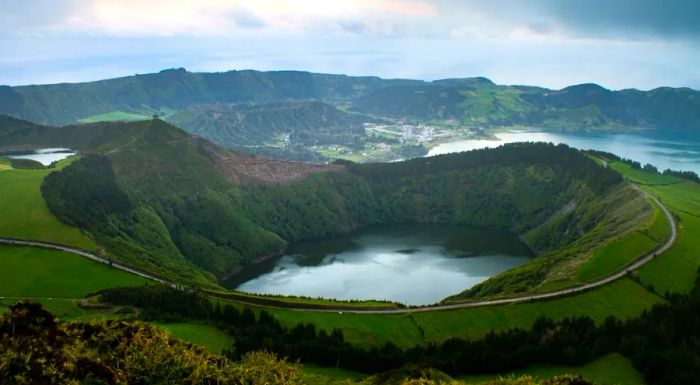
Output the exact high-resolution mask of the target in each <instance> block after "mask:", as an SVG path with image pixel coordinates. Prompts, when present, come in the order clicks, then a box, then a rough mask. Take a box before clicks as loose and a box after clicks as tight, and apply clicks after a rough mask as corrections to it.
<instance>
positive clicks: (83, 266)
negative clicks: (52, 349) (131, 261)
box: [0, 246, 146, 318]
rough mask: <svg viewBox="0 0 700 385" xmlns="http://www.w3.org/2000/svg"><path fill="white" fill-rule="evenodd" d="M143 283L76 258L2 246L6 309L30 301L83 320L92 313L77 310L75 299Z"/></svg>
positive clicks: (0, 282)
mask: <svg viewBox="0 0 700 385" xmlns="http://www.w3.org/2000/svg"><path fill="white" fill-rule="evenodd" d="M144 283H146V280H145V279H143V278H141V277H137V276H135V275H132V274H129V273H125V272H122V271H119V270H115V269H110V268H109V267H107V266H105V265H102V264H99V263H97V262H93V261H89V260H87V259H85V258H83V257H79V256H77V255H73V254H69V253H64V252H60V251H53V250H44V249H35V248H28V247H14V246H0V297H3V298H2V301H3V302H2V303H3V305H5V306H6V305H9V304H12V303H15V302H17V301H19V300H20V299H23V298H29V299H31V300H33V301H36V302H41V303H42V304H44V305H45V306H46V307H47V308H48V309H49V310H52V311H54V312H56V314H57V315H59V317H61V318H80V317H84V316H89V314H90V313H91V312H88V311H85V310H82V309H80V308H78V307H77V306H76V305H75V303H74V302H73V299H77V298H83V297H85V296H86V295H87V294H90V293H93V292H96V291H98V290H102V289H106V288H109V287H115V286H128V285H143V284H144ZM95 314H99V313H95Z"/></svg>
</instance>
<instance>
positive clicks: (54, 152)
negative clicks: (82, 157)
mask: <svg viewBox="0 0 700 385" xmlns="http://www.w3.org/2000/svg"><path fill="white" fill-rule="evenodd" d="M75 154H76V153H75V152H73V151H72V150H71V149H69V148H42V149H40V150H36V151H34V152H31V153H26V154H13V155H10V156H8V158H14V159H31V160H34V161H37V162H39V163H41V164H43V165H44V166H48V165H50V164H51V163H53V162H57V161H59V160H63V159H66V158H67V157H69V156H71V155H75Z"/></svg>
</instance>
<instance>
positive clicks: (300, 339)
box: [102, 280, 700, 384]
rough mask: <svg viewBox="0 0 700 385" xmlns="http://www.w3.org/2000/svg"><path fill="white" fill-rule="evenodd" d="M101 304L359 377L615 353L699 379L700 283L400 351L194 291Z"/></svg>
mask: <svg viewBox="0 0 700 385" xmlns="http://www.w3.org/2000/svg"><path fill="white" fill-rule="evenodd" d="M102 296H103V300H104V301H106V302H109V303H113V304H120V305H134V306H138V307H141V308H143V313H142V314H143V316H144V317H145V318H146V319H149V320H157V321H175V320H178V321H187V320H209V321H211V322H214V323H216V324H217V325H218V326H219V327H221V328H223V329H225V330H227V331H228V332H229V333H231V334H232V335H233V336H234V337H235V341H236V342H235V344H234V346H233V347H232V349H231V350H229V351H228V352H227V355H229V356H230V357H233V358H236V357H239V356H241V355H242V354H245V353H246V352H249V351H256V350H267V351H271V352H274V353H277V354H280V355H283V356H285V357H289V358H291V359H299V360H301V361H302V362H308V363H314V364H317V365H322V366H331V367H340V368H345V369H350V370H356V371H360V372H364V373H379V372H385V371H387V370H391V369H396V368H400V367H404V366H406V365H418V366H424V367H431V368H436V369H439V370H441V371H444V372H446V373H448V374H450V375H453V376H455V375H461V374H481V373H499V372H504V371H509V370H516V369H521V368H524V367H527V366H531V365H534V364H553V365H581V364H584V363H586V362H589V361H591V360H593V359H596V358H598V357H600V356H601V355H604V354H607V353H611V352H619V353H622V354H624V355H626V356H627V357H630V358H631V359H632V362H633V364H634V366H635V368H637V370H639V371H640V372H642V373H643V374H644V376H645V379H646V380H647V381H648V383H650V384H690V383H694V382H695V381H696V380H697V376H698V373H700V328H698V325H700V280H698V281H696V284H695V288H694V290H693V291H692V292H691V293H690V294H689V295H672V296H669V298H668V303H667V304H663V305H656V306H655V307H653V308H652V309H651V310H649V311H646V312H644V313H643V314H642V315H641V316H640V317H639V318H636V319H631V320H627V321H620V320H617V319H615V318H612V317H610V318H608V319H606V320H605V321H604V322H603V323H602V324H601V325H596V324H595V322H594V321H593V320H592V319H590V318H588V317H576V318H565V319H563V320H560V321H552V320H550V319H545V318H541V319H538V320H537V321H536V322H535V323H534V325H533V326H532V328H530V329H529V330H523V329H512V330H507V331H502V332H491V333H489V334H487V335H486V336H485V337H484V338H482V339H480V340H465V339H461V338H452V339H449V340H446V341H445V342H443V343H440V344H434V343H431V344H427V345H419V346H415V347H412V348H408V349H401V348H399V347H397V346H396V345H394V344H391V343H387V344H385V345H384V346H381V347H376V348H372V349H370V350H364V349H360V348H357V347H355V346H353V345H351V344H350V343H348V342H347V341H345V339H344V337H343V335H342V333H341V332H340V331H339V330H332V331H330V332H328V331H325V330H317V329H316V328H315V327H314V326H313V325H310V324H299V325H297V326H295V327H293V328H285V327H283V326H281V324H280V322H279V321H278V320H277V319H276V318H275V317H274V316H272V315H271V314H270V313H269V312H267V311H265V310H260V311H259V312H258V315H257V316H256V315H255V313H253V311H251V310H250V309H249V308H244V309H243V310H242V311H241V310H238V309H237V308H235V307H233V306H232V305H228V304H226V305H221V304H219V303H215V304H212V303H211V302H210V301H209V300H208V299H207V298H204V297H202V296H201V295H199V294H197V293H195V292H182V291H176V290H174V289H170V288H167V287H162V286H144V287H139V288H119V289H108V290H106V291H104V292H102Z"/></svg>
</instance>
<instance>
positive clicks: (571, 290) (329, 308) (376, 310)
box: [0, 185, 677, 314]
mask: <svg viewBox="0 0 700 385" xmlns="http://www.w3.org/2000/svg"><path fill="white" fill-rule="evenodd" d="M634 186H635V188H636V189H637V190H638V191H639V192H640V193H642V194H644V195H645V196H647V197H649V198H650V199H651V200H653V201H654V202H655V203H656V204H657V205H658V206H659V208H661V210H662V211H663V213H664V215H665V216H666V218H667V219H668V223H669V228H670V231H671V233H670V235H669V237H668V239H667V240H666V242H664V244H663V245H661V246H660V247H658V248H656V249H654V250H653V251H651V252H649V253H647V254H645V255H643V256H642V257H640V258H637V259H635V260H634V261H631V262H630V263H628V264H627V265H625V266H624V267H623V268H622V269H620V270H619V271H617V272H616V273H614V274H611V275H609V276H607V277H604V278H601V279H598V280H595V281H592V282H588V283H585V284H582V285H578V286H572V287H568V288H564V289H560V290H555V291H550V292H546V293H541V294H532V295H525V296H521V297H512V298H499V299H493V300H484V301H473V302H459V303H451V304H442V305H429V306H423V307H406V308H392V307H385V308H383V307H362V306H343V305H324V304H311V303H293V302H286V301H282V300H278V299H275V298H274V297H254V296H248V295H241V294H236V293H234V292H232V293H223V292H222V293H216V292H210V291H204V293H206V294H207V295H209V296H210V297H214V298H222V299H229V300H233V301H237V302H241V303H246V304H249V305H256V306H267V307H280V308H284V309H289V310H300V311H323V312H342V313H365V314H402V313H418V312H427V311H436V310H452V309H464V308H472V307H481V306H493V305H504V304H511V303H518V302H527V301H536V300H543V299H552V298H557V297H563V296H568V295H571V294H576V293H580V292H584V291H588V290H591V289H594V288H596V287H600V286H603V285H606V284H608V283H611V282H613V281H616V280H618V279H621V278H623V277H624V276H626V275H627V274H628V273H629V272H630V271H632V270H636V269H638V268H640V267H642V266H643V265H644V264H646V263H647V262H649V261H651V260H652V259H654V257H656V256H657V255H659V254H661V253H663V252H665V251H666V250H668V249H669V248H671V246H673V243H674V242H675V241H676V236H677V231H676V221H675V219H674V218H673V215H671V212H670V211H669V210H668V209H667V208H666V206H664V205H663V204H662V203H661V201H659V200H658V199H657V198H656V197H654V196H652V195H651V194H649V193H647V192H646V191H643V190H642V189H640V188H639V187H637V186H636V185H634ZM0 244H4V245H11V246H26V247H37V248H44V249H52V250H59V251H65V252H68V253H72V254H76V255H79V256H82V257H85V258H88V259H90V260H93V261H95V262H99V263H102V264H105V265H109V266H111V267H113V268H115V269H119V270H123V271H126V272H128V273H131V274H135V275H138V276H141V277H144V278H147V279H150V280H153V281H156V282H160V283H163V284H166V285H170V286H172V287H175V288H183V286H182V285H180V284H178V283H175V282H172V281H168V280H167V279H165V278H163V277H160V276H158V275H155V274H152V273H149V272H146V271H143V270H140V269H138V268H136V267H133V266H128V265H125V264H121V263H118V262H113V261H110V260H108V259H105V258H103V257H100V256H98V255H96V254H94V253H91V252H89V251H86V250H82V249H78V248H74V247H70V246H66V245H60V244H55V243H47V242H39V241H28V240H20V239H13V238H1V237H0Z"/></svg>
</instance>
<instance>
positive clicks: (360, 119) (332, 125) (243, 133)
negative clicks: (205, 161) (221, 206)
mask: <svg viewBox="0 0 700 385" xmlns="http://www.w3.org/2000/svg"><path fill="white" fill-rule="evenodd" d="M168 121H169V122H171V123H173V124H175V125H177V126H178V127H182V128H183V129H185V130H187V131H188V132H190V133H193V134H196V135H200V136H202V137H204V138H207V139H209V140H211V141H212V142H215V143H218V144H221V145H223V146H226V147H229V148H251V147H252V148H255V147H262V146H261V143H267V144H270V145H277V146H279V147H282V146H287V145H289V143H297V144H302V145H304V146H313V145H323V144H341V145H346V146H348V147H352V148H355V147H360V148H362V147H363V146H364V133H365V130H364V126H363V124H364V123H370V122H381V120H380V119H376V118H372V117H369V116H365V115H361V114H357V113H351V112H346V111H342V110H339V109H338V108H336V107H335V106H333V105H330V104H327V103H322V102H317V101H299V102H288V103H279V102H278V103H269V104H262V105H255V104H237V105H231V104H218V105H198V106H193V107H188V108H186V109H185V110H183V111H181V112H178V113H176V114H174V115H173V116H170V117H169V118H168Z"/></svg>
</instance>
